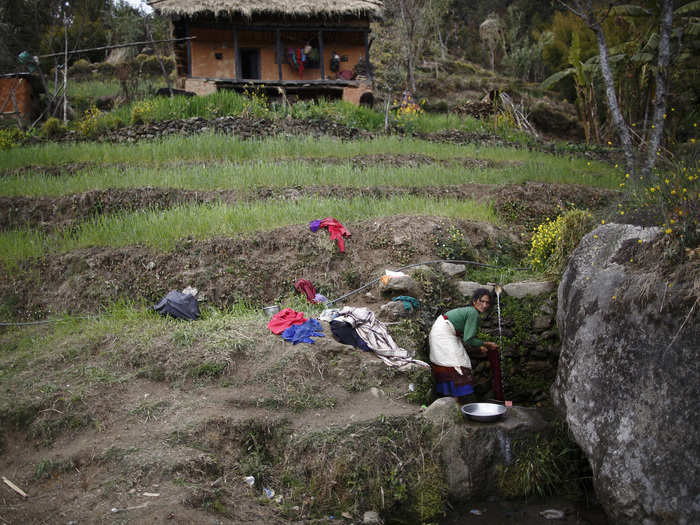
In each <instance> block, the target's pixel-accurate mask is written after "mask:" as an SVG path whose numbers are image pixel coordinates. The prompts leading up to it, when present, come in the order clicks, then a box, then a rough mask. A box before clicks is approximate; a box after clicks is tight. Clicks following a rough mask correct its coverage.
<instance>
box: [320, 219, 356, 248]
mask: <svg viewBox="0 0 700 525" xmlns="http://www.w3.org/2000/svg"><path fill="white" fill-rule="evenodd" d="M320 226H321V228H328V233H330V234H331V240H337V241H338V249H339V250H340V251H341V252H344V251H345V240H344V239H343V237H350V232H349V231H348V230H346V229H345V226H343V225H342V224H340V223H339V222H338V221H337V220H336V219H334V218H333V217H326V218H325V219H323V220H322V221H321V224H320Z"/></svg>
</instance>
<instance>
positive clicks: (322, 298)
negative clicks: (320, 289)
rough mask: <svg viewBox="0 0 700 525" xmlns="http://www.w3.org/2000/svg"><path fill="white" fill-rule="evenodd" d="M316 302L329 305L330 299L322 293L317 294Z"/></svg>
mask: <svg viewBox="0 0 700 525" xmlns="http://www.w3.org/2000/svg"><path fill="white" fill-rule="evenodd" d="M314 301H316V302H317V303H327V302H328V297H326V296H325V295H321V294H320V293H317V294H316V295H315V296H314Z"/></svg>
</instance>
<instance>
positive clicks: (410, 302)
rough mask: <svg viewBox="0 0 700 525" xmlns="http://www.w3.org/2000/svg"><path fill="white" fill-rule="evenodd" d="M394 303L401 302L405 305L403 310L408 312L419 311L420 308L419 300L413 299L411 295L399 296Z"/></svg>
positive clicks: (394, 299)
mask: <svg viewBox="0 0 700 525" xmlns="http://www.w3.org/2000/svg"><path fill="white" fill-rule="evenodd" d="M392 301H401V302H402V303H403V308H404V310H406V311H408V310H413V309H414V308H415V309H416V310H418V308H420V303H419V302H418V299H416V298H415V297H411V296H410V295H399V296H398V297H394V298H393V299H392Z"/></svg>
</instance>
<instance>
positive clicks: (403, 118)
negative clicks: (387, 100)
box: [394, 91, 425, 131]
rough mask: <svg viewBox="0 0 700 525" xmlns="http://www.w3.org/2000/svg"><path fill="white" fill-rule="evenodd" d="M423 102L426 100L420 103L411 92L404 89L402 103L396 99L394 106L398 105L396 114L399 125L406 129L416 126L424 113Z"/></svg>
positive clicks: (409, 129)
mask: <svg viewBox="0 0 700 525" xmlns="http://www.w3.org/2000/svg"><path fill="white" fill-rule="evenodd" d="M423 103H425V101H421V103H420V104H418V103H417V102H416V101H415V100H414V99H413V97H412V96H411V93H409V92H408V91H404V94H403V97H402V99H401V103H400V104H398V103H397V101H396V100H394V106H397V107H396V115H395V117H396V124H397V126H398V127H399V128H401V129H403V130H404V131H411V130H412V129H413V128H414V127H415V124H416V121H417V120H418V118H419V117H420V116H421V115H422V114H423V113H424V111H423V108H422V104H423Z"/></svg>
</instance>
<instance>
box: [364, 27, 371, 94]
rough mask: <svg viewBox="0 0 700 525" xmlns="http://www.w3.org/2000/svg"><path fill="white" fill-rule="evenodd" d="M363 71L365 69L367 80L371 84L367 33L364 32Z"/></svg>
mask: <svg viewBox="0 0 700 525" xmlns="http://www.w3.org/2000/svg"><path fill="white" fill-rule="evenodd" d="M365 69H367V79H368V80H369V83H370V84H372V68H371V67H370V65H369V31H365Z"/></svg>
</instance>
